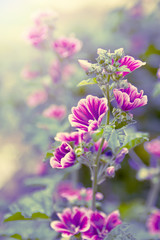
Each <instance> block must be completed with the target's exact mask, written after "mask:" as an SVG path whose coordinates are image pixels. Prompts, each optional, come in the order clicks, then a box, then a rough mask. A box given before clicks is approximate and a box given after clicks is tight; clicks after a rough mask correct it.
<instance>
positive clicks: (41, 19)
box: [32, 9, 58, 27]
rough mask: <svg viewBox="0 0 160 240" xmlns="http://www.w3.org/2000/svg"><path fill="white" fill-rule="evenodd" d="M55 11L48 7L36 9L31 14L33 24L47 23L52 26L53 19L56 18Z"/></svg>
mask: <svg viewBox="0 0 160 240" xmlns="http://www.w3.org/2000/svg"><path fill="white" fill-rule="evenodd" d="M57 16H58V14H57V12H55V11H52V10H50V9H46V10H38V11H37V12H35V13H34V15H33V17H32V18H33V21H34V24H35V25H38V26H42V25H48V26H50V27H54V23H55V20H56V19H57Z"/></svg>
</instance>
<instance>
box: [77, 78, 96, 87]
mask: <svg viewBox="0 0 160 240" xmlns="http://www.w3.org/2000/svg"><path fill="white" fill-rule="evenodd" d="M96 83H97V80H96V78H89V79H87V80H83V81H81V82H80V83H79V84H78V87H80V86H84V85H89V84H96Z"/></svg>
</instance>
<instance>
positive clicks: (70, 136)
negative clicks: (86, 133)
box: [55, 132, 83, 145]
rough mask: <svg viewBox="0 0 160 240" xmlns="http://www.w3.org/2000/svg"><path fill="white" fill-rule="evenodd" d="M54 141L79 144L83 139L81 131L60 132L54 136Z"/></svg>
mask: <svg viewBox="0 0 160 240" xmlns="http://www.w3.org/2000/svg"><path fill="white" fill-rule="evenodd" d="M55 140H56V141H60V142H68V143H69V142H74V144H75V145H79V143H81V142H82V140H83V133H82V132H71V133H67V132H60V133H57V135H56V136H55Z"/></svg>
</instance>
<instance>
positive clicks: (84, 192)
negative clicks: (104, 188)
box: [78, 188, 103, 201]
mask: <svg viewBox="0 0 160 240" xmlns="http://www.w3.org/2000/svg"><path fill="white" fill-rule="evenodd" d="M92 196H93V190H92V188H80V190H79V198H78V199H79V200H83V201H91V200H92ZM102 199H103V194H102V193H100V192H97V193H96V200H102Z"/></svg>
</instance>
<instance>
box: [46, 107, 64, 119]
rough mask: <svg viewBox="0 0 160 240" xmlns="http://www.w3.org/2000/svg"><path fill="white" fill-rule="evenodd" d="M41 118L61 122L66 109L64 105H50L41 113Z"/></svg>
mask: <svg viewBox="0 0 160 240" xmlns="http://www.w3.org/2000/svg"><path fill="white" fill-rule="evenodd" d="M43 116H44V117H46V118H53V119H56V120H62V119H63V118H64V117H65V116H66V107H65V106H64V105H59V106H58V105H54V104H53V105H51V106H50V107H49V108H47V109H46V110H45V111H44V112H43Z"/></svg>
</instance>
